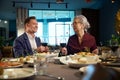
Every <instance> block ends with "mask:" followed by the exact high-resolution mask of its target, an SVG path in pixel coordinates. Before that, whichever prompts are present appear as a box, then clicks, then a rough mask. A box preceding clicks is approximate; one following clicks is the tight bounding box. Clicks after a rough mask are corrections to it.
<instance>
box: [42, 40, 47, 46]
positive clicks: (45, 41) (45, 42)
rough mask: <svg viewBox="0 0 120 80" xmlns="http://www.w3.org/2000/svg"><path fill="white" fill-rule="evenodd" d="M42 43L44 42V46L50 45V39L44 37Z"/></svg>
mask: <svg viewBox="0 0 120 80" xmlns="http://www.w3.org/2000/svg"><path fill="white" fill-rule="evenodd" d="M41 44H42V46H47V45H48V40H47V38H43V40H42V43H41Z"/></svg>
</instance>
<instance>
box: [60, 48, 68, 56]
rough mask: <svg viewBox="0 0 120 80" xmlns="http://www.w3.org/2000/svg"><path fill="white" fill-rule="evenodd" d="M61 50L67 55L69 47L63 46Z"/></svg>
mask: <svg viewBox="0 0 120 80" xmlns="http://www.w3.org/2000/svg"><path fill="white" fill-rule="evenodd" d="M61 52H62V54H63V55H67V48H66V47H63V48H61Z"/></svg>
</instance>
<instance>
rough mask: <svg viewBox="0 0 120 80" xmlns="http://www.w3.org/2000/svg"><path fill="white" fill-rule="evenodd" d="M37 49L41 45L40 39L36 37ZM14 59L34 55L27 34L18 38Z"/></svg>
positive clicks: (14, 46) (15, 44)
mask: <svg viewBox="0 0 120 80" xmlns="http://www.w3.org/2000/svg"><path fill="white" fill-rule="evenodd" d="M35 40H36V44H37V47H39V46H40V45H41V41H40V38H38V37H35ZM13 51H14V57H21V56H26V55H32V54H33V51H32V48H31V45H30V42H29V39H28V36H27V34H26V33H23V34H22V35H21V36H19V37H17V38H16V39H15V40H14V44H13Z"/></svg>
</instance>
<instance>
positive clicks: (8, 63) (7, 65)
mask: <svg viewBox="0 0 120 80" xmlns="http://www.w3.org/2000/svg"><path fill="white" fill-rule="evenodd" d="M0 66H1V67H3V68H15V67H21V66H23V64H22V63H20V62H16V61H13V62H11V61H6V62H0Z"/></svg>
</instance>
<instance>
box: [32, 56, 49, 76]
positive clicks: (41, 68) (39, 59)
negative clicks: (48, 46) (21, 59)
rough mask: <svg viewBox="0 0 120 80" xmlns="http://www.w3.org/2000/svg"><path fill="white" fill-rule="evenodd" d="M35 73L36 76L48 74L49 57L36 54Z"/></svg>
mask: <svg viewBox="0 0 120 80" xmlns="http://www.w3.org/2000/svg"><path fill="white" fill-rule="evenodd" d="M34 72H35V75H44V74H46V73H47V57H46V56H41V55H38V54H34Z"/></svg>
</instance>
